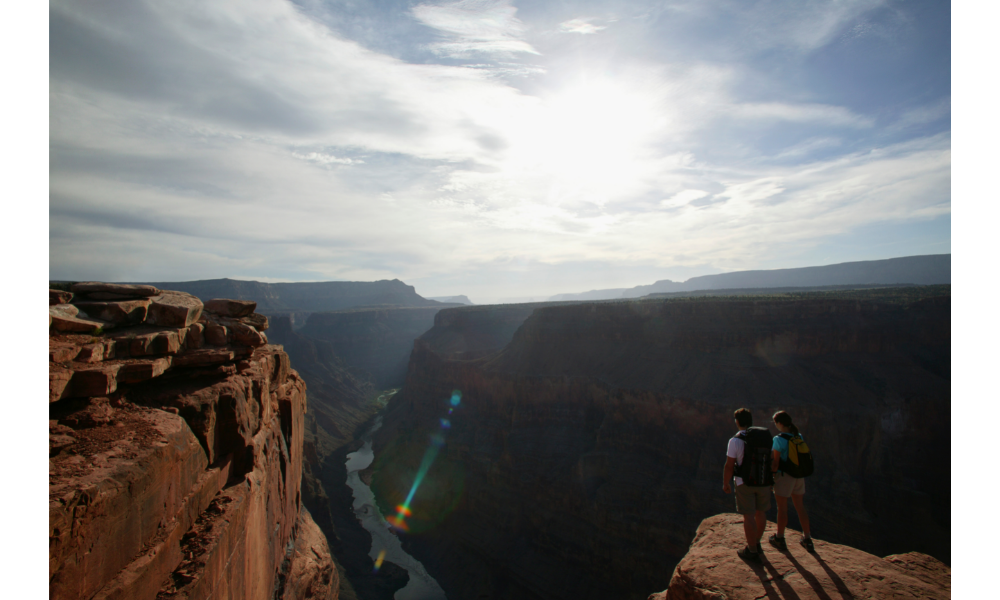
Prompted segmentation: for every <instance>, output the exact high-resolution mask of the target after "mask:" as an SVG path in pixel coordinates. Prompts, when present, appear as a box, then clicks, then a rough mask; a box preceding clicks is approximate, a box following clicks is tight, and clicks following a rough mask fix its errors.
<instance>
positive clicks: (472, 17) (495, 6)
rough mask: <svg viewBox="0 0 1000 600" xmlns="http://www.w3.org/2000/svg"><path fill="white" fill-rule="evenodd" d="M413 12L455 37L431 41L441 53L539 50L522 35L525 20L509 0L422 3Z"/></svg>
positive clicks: (509, 53) (463, 54)
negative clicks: (523, 20)
mask: <svg viewBox="0 0 1000 600" xmlns="http://www.w3.org/2000/svg"><path fill="white" fill-rule="evenodd" d="M412 13H413V16H414V17H415V18H416V19H417V20H418V21H420V22H421V23H423V24H424V25H427V26H428V27H433V28H434V29H437V30H438V31H439V32H441V33H442V34H444V35H446V36H448V37H450V38H453V39H452V40H451V41H446V42H436V43H433V44H431V49H432V50H433V51H434V52H436V53H438V54H441V55H445V56H451V57H455V58H467V57H470V56H473V55H475V54H486V55H491V56H501V57H503V56H512V55H515V54H517V53H528V54H538V51H537V50H535V49H534V48H532V47H531V44H529V43H527V42H526V41H524V39H523V35H524V32H525V26H524V23H522V22H521V21H520V20H519V19H518V18H517V8H516V7H514V6H512V5H511V4H510V0H460V1H459V2H452V3H448V4H419V5H417V6H415V7H413V10H412Z"/></svg>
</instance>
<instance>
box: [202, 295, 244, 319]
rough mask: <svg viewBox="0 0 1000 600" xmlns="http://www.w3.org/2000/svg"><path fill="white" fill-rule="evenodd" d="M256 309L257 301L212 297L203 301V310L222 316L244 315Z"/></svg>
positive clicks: (237, 316)
mask: <svg viewBox="0 0 1000 600" xmlns="http://www.w3.org/2000/svg"><path fill="white" fill-rule="evenodd" d="M256 309H257V303H256V302H251V301H249V300H230V299H228V298H213V299H212V300H209V301H208V302H206V303H205V310H207V311H208V312H212V313H215V314H217V315H219V316H222V317H234V318H239V317H245V316H247V315H249V314H250V313H252V312H253V311H254V310H256Z"/></svg>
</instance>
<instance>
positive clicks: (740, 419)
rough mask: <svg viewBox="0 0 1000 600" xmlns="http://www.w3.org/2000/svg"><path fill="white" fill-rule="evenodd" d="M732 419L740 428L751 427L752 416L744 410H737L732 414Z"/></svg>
mask: <svg viewBox="0 0 1000 600" xmlns="http://www.w3.org/2000/svg"><path fill="white" fill-rule="evenodd" d="M733 418H734V419H736V422H737V423H739V424H740V427H750V426H752V425H753V415H752V414H750V411H749V410H747V409H745V408H739V409H737V410H736V412H734V413H733Z"/></svg>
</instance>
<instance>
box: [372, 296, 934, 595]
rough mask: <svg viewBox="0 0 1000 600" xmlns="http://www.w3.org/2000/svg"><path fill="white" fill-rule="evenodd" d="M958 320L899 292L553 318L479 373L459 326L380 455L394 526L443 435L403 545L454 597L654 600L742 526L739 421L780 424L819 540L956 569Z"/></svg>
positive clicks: (434, 337)
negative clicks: (697, 545) (730, 456)
mask: <svg viewBox="0 0 1000 600" xmlns="http://www.w3.org/2000/svg"><path fill="white" fill-rule="evenodd" d="M950 306H951V303H950V297H948V296H943V297H928V298H917V299H914V298H913V296H912V295H910V296H898V297H894V296H893V293H892V291H891V290H889V291H886V292H884V293H883V294H882V295H881V296H880V297H879V298H876V299H873V300H867V301H856V300H843V299H838V298H836V296H835V295H833V296H831V297H829V298H815V299H810V300H787V301H779V300H768V301H753V300H735V299H726V298H721V299H714V298H713V299H698V300H672V301H660V300H657V301H654V300H648V301H639V302H619V303H597V304H575V305H568V306H557V307H542V308H539V309H537V310H534V312H533V313H532V314H531V316H530V317H529V318H528V319H527V320H526V321H524V323H523V325H522V326H521V327H520V328H519V329H518V330H517V332H516V334H515V335H514V336H513V339H512V341H511V342H510V343H509V344H507V345H506V346H505V347H503V348H502V349H501V350H499V351H495V352H492V353H489V352H484V353H479V354H477V353H475V352H472V353H469V352H468V351H467V350H465V349H464V348H463V347H462V345H461V344H460V343H457V342H456V339H457V338H456V337H455V335H453V333H454V332H452V333H448V332H447V331H444V330H445V329H449V328H450V329H454V327H455V322H456V319H455V315H456V313H462V312H464V311H466V310H468V311H472V310H476V309H481V307H470V308H469V309H462V308H459V309H449V310H448V311H447V313H445V312H442V313H441V318H440V319H439V325H441V326H442V330H440V331H436V330H438V327H437V326H436V327H435V330H432V331H430V332H428V333H427V334H425V335H424V336H423V337H422V338H420V339H418V340H417V342H416V344H415V347H414V351H413V355H412V358H411V360H410V363H409V367H408V373H407V379H406V384H405V387H404V389H403V391H402V392H401V393H400V394H399V395H397V397H396V398H394V399H393V401H392V403H391V404H390V410H389V412H388V413H387V415H386V417H385V420H384V422H385V425H384V426H383V428H382V429H381V430H380V431H379V432H378V433H377V434H376V464H375V465H374V468H375V473H374V481H373V487H374V489H375V491H376V494H377V495H378V497H379V502H380V504H382V505H383V511H384V512H385V513H386V514H389V513H391V512H394V507H395V505H396V504H398V503H400V502H402V500H403V497H404V496H405V495H406V493H407V492H408V491H409V489H410V485H411V484H412V482H413V478H414V474H415V472H416V471H417V469H418V465H419V463H420V461H421V457H422V456H423V454H424V451H425V449H426V448H427V447H428V446H429V438H430V436H431V435H433V434H435V433H439V432H442V431H443V429H442V428H443V427H444V422H443V421H442V419H443V418H444V419H447V422H448V423H447V425H448V428H447V430H446V431H443V433H440V435H443V436H444V439H445V440H446V441H445V444H444V446H443V448H442V450H441V454H440V456H439V457H438V458H437V461H436V463H435V465H434V466H433V467H432V468H431V469H430V471H429V472H428V474H427V476H426V478H425V479H424V483H423V484H422V487H421V489H420V491H419V492H418V493H417V494H416V496H415V498H414V500H413V503H412V506H411V509H412V511H413V516H412V517H411V518H410V521H409V522H410V533H409V534H404V538H405V545H406V546H407V548H408V550H410V551H411V553H412V554H414V556H416V557H417V558H418V559H420V560H421V561H422V562H424V564H425V566H427V568H428V571H429V572H430V573H431V574H432V575H433V576H434V577H435V578H436V579H437V580H438V581H439V582H440V583H441V585H442V586H443V587H444V588H445V590H446V591H447V592H449V594H454V595H456V597H470V598H475V597H485V598H511V599H513V598H595V599H596V598H607V597H614V598H645V597H646V596H647V595H648V594H649V593H651V592H655V591H658V590H662V589H664V588H666V587H667V585H668V584H669V580H670V576H671V570H672V569H673V567H674V565H676V564H677V562H678V561H679V560H680V559H681V557H683V556H684V554H685V552H686V551H687V549H688V547H689V545H690V542H691V540H692V536H693V535H694V532H695V530H696V528H697V526H698V524H699V523H700V522H701V521H702V520H703V519H704V518H706V517H708V516H711V515H715V514H718V513H722V512H727V511H731V510H732V506H733V498H732V496H726V495H725V494H723V492H722V490H721V481H720V479H721V474H722V466H723V464H724V462H725V446H726V441H727V439H728V438H729V437H730V436H731V435H732V434H733V433H735V426H734V424H733V419H732V413H733V411H734V410H735V409H736V408H739V407H741V406H746V407H747V408H750V409H751V410H752V412H753V414H754V418H755V421H756V423H757V424H759V425H765V426H768V425H771V423H770V415H771V414H772V413H773V412H775V411H776V410H778V409H784V410H787V411H789V413H790V414H791V415H792V416H793V417H794V419H795V421H796V423H797V424H798V425H799V427H800V428H801V429H802V431H803V433H804V435H805V438H806V440H807V441H809V443H810V446H811V447H812V448H813V449H814V452H815V456H816V464H817V468H816V473H815V474H814V475H813V476H811V477H810V478H809V479H808V480H807V490H808V491H807V496H806V502H807V506H808V507H809V508H810V516H811V519H812V527H813V532H814V534H815V535H816V536H817V537H818V538H819V539H821V540H826V541H831V542H836V543H840V544H847V545H850V546H853V547H856V548H860V549H862V550H864V551H867V552H870V553H873V554H877V555H885V554H890V553H901V552H910V551H919V552H923V553H926V554H929V555H931V556H934V557H936V558H938V559H940V560H943V561H945V562H948V561H949V560H950V507H951V502H950V486H949V485H948V481H949V473H950V471H949V465H950V349H951V344H950ZM482 314H483V315H485V314H487V313H482ZM446 316H447V317H449V318H448V319H445V317H446ZM458 320H461V319H458ZM446 321H447V322H446ZM487 329H488V328H487ZM494 329H502V326H501V325H496V326H495V327H494ZM470 339H471V337H470ZM473 345H474V344H473ZM487 345H488V344H487ZM455 390H459V391H460V392H461V401H460V404H459V405H458V406H457V407H452V408H453V414H447V411H448V408H449V402H448V400H449V398H451V397H452V396H453V392H454V391H455ZM771 428H772V430H773V425H772V427H771ZM771 518H772V519H773V518H774V517H773V509H772V515H771ZM791 524H792V525H793V526H795V525H796V524H797V521H796V519H795V516H794V512H793V513H792V518H791Z"/></svg>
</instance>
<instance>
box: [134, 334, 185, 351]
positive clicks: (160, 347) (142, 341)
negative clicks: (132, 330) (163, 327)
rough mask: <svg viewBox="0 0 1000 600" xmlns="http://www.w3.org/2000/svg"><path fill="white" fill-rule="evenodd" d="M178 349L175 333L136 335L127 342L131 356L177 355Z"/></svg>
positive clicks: (179, 342)
mask: <svg viewBox="0 0 1000 600" xmlns="http://www.w3.org/2000/svg"><path fill="white" fill-rule="evenodd" d="M180 349H181V340H180V337H179V336H178V335H177V332H176V331H158V332H156V333H147V334H143V335H137V336H135V337H134V338H132V339H131V341H130V342H129V354H130V355H131V356H153V355H157V354H177V352H178V351H179V350H180Z"/></svg>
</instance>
